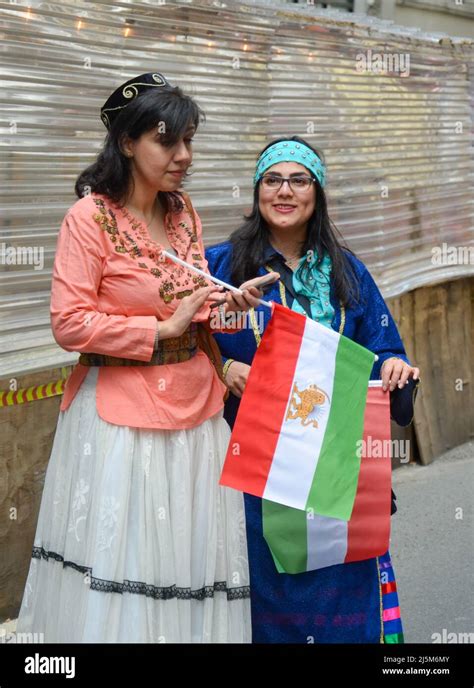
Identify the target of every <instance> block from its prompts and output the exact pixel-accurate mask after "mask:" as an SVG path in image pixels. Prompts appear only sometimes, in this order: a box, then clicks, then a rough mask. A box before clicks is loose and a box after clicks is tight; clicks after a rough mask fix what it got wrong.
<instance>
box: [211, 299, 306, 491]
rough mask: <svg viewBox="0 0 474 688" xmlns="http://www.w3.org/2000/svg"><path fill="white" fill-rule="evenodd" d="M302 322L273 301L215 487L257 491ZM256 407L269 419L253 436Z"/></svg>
mask: <svg viewBox="0 0 474 688" xmlns="http://www.w3.org/2000/svg"><path fill="white" fill-rule="evenodd" d="M305 323H306V317H305V316H304V315H301V314H299V313H294V312H293V311H290V310H289V309H288V308H285V307H284V306H280V305H279V304H274V311H273V314H272V318H271V319H270V322H269V323H268V325H267V328H266V330H265V332H264V335H263V337H262V341H261V343H260V346H259V347H258V349H257V353H256V354H255V357H254V359H253V362H252V367H251V369H250V373H249V377H248V380H247V384H246V386H245V392H244V394H243V395H242V400H241V402H240V408H239V412H238V414H237V419H236V421H235V425H234V429H233V431H232V436H231V438H230V442H229V448H228V450H227V456H226V460H225V463H224V469H223V471H222V475H221V479H220V484H221V485H226V486H227V487H233V488H234V489H236V490H240V491H242V492H248V493H249V494H253V495H257V496H258V497H261V496H262V495H263V492H264V490H265V485H266V483H267V479H268V473H269V471H270V466H271V464H272V461H273V456H274V454H275V449H276V446H277V443H278V438H279V436H280V429H281V426H282V424H283V422H284V416H285V411H286V407H287V404H288V398H289V396H290V394H291V386H292V384H293V377H294V374H295V368H296V363H297V361H298V356H299V353H300V348H301V341H302V338H303V333H304V329H305ZM276 349H277V351H276ZM264 401H265V403H263V402H264ZM262 406H264V408H265V413H266V414H268V420H269V421H270V422H268V423H267V424H266V426H265V429H264V430H263V431H262V432H260V433H259V435H258V437H256V436H255V432H254V430H253V428H254V420H255V418H258V416H259V415H260V414H261V413H262ZM236 450H237V451H238V453H236Z"/></svg>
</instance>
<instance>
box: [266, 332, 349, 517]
mask: <svg viewBox="0 0 474 688" xmlns="http://www.w3.org/2000/svg"><path fill="white" fill-rule="evenodd" d="M339 339H340V335H339V334H338V333H337V332H334V330H329V329H328V328H327V327H323V326H322V325H319V324H318V323H315V322H314V321H313V320H311V319H310V318H307V319H306V324H305V329H304V334H303V338H302V341H301V348H300V353H299V356H298V361H297V363H296V368H295V374H294V377H293V384H294V382H295V380H296V382H297V384H298V389H299V390H300V391H302V390H303V389H306V388H307V387H308V385H309V384H311V383H314V384H316V385H317V386H318V387H320V388H321V389H322V390H324V392H326V393H327V394H328V396H329V398H330V399H331V400H332V391H333V384H334V373H335V365H336V352H337V348H338V345H339ZM315 370H316V375H315ZM275 383H276V384H278V381H277V380H276V381H275ZM293 384H292V386H291V392H290V399H289V400H288V404H289V403H290V400H291V396H292V393H293ZM296 402H297V403H299V402H300V397H299V396H297V395H296ZM287 410H288V406H287ZM329 410H330V404H329V403H328V401H327V399H326V402H325V403H324V405H322V406H317V407H316V413H312V414H311V415H310V418H314V419H315V420H317V422H318V427H317V428H315V427H314V426H313V425H312V424H310V425H306V426H303V425H302V423H301V420H302V419H301V418H296V419H294V420H287V421H285V419H283V425H282V430H281V432H280V436H279V438H278V443H277V446H276V449H275V454H274V456H273V461H272V464H271V466H270V471H269V473H268V478H267V483H266V485H265V490H264V493H263V495H262V496H263V498H264V499H268V500H270V501H272V502H278V503H281V504H286V505H287V506H291V507H293V508H294V509H306V502H307V500H308V495H309V491H310V489H311V485H312V482H313V477H314V472H315V470H316V466H317V465H318V459H319V454H320V452H321V446H322V443H323V439H324V433H325V432H326V426H327V422H328V419H329ZM284 418H286V412H285V417H284Z"/></svg>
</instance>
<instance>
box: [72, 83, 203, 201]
mask: <svg viewBox="0 0 474 688" xmlns="http://www.w3.org/2000/svg"><path fill="white" fill-rule="evenodd" d="M202 120H204V113H203V111H202V110H201V109H200V108H199V106H198V105H197V103H196V102H195V101H194V100H193V99H192V98H191V97H190V96H187V95H185V94H184V93H183V91H182V90H181V89H180V88H179V87H178V86H165V87H163V88H159V89H158V88H150V89H147V90H146V91H144V92H143V93H141V94H140V95H139V96H138V97H137V98H135V99H134V100H132V101H131V103H129V104H128V105H127V106H126V107H125V108H123V109H122V110H121V111H120V113H119V114H118V115H117V116H116V117H115V119H114V120H113V121H112V124H111V127H110V130H109V132H108V134H107V137H106V139H105V142H104V145H103V148H102V150H101V151H100V152H99V154H98V155H97V159H96V161H95V162H93V163H92V165H89V167H87V168H86V169H85V170H84V171H83V172H81V174H80V175H79V176H78V178H77V180H76V184H75V187H74V190H75V192H76V195H77V196H78V197H79V198H82V197H83V196H84V195H86V194H88V193H91V192H95V193H100V194H104V195H106V196H108V197H109V198H110V199H111V200H112V201H113V202H114V203H116V204H117V205H119V206H121V205H123V203H124V201H125V196H126V194H127V193H128V191H129V189H130V188H131V185H132V184H133V177H132V173H131V159H130V158H128V157H127V156H126V155H125V154H124V153H123V152H122V148H121V145H122V143H123V139H124V138H125V137H129V138H130V139H132V140H133V141H136V140H137V139H139V138H140V136H141V135H142V134H144V133H146V132H148V131H150V130H151V129H153V128H154V127H157V126H158V123H160V124H161V123H162V122H163V123H164V125H165V126H164V127H163V128H164V130H165V132H166V133H163V134H161V139H160V143H162V144H163V145H164V146H173V145H174V144H175V143H176V142H177V141H179V139H181V138H182V137H183V136H184V134H185V133H186V131H187V129H188V128H189V127H190V126H194V127H196V129H197V127H198V125H199V123H200V122H201V121H202ZM158 198H159V199H160V201H162V202H163V205H164V207H165V208H166V209H167V210H180V209H181V207H182V203H181V199H180V196H179V194H177V193H168V192H161V191H160V192H159V193H158Z"/></svg>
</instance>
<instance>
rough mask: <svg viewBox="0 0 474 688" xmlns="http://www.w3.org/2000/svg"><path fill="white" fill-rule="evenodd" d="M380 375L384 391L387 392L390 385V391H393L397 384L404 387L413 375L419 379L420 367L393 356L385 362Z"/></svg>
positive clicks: (415, 378)
mask: <svg viewBox="0 0 474 688" xmlns="http://www.w3.org/2000/svg"><path fill="white" fill-rule="evenodd" d="M380 376H381V378H382V389H383V391H384V392H386V391H387V389H388V387H389V386H390V391H391V392H393V390H394V389H395V387H397V385H398V387H399V388H400V389H402V387H404V386H405V385H406V383H407V382H408V380H409V379H410V378H411V377H412V378H413V379H414V380H419V378H420V369H419V368H416V367H415V366H410V365H408V363H405V361H403V360H402V359H401V358H397V357H395V356H392V357H391V358H387V359H386V360H385V361H384V362H383V364H382V369H381V374H380Z"/></svg>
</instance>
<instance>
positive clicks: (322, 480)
mask: <svg viewBox="0 0 474 688" xmlns="http://www.w3.org/2000/svg"><path fill="white" fill-rule="evenodd" d="M373 364H374V354H373V353H372V352H371V351H369V350H368V349H365V348H364V347H362V346H359V344H356V342H353V341H352V340H350V339H348V337H344V336H343V335H341V337H340V338H339V346H338V348H337V352H336V365H335V371H334V386H333V390H332V399H331V409H330V411H329V418H328V422H327V426H326V432H325V434H324V438H323V444H322V447H321V451H320V454H319V460H318V464H317V467H316V471H315V474H314V477H313V483H312V485H311V489H310V492H309V496H308V501H307V504H306V507H307V508H313V509H314V511H315V512H316V513H317V514H321V515H322V516H330V517H332V518H338V519H341V520H343V521H348V520H349V519H350V517H351V513H352V508H353V506H354V500H355V495H356V491H357V480H358V477H359V471H360V456H357V442H358V441H359V440H361V439H362V436H363V431H364V412H365V405H366V402H367V390H368V381H369V377H370V373H371V370H372V366H373Z"/></svg>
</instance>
